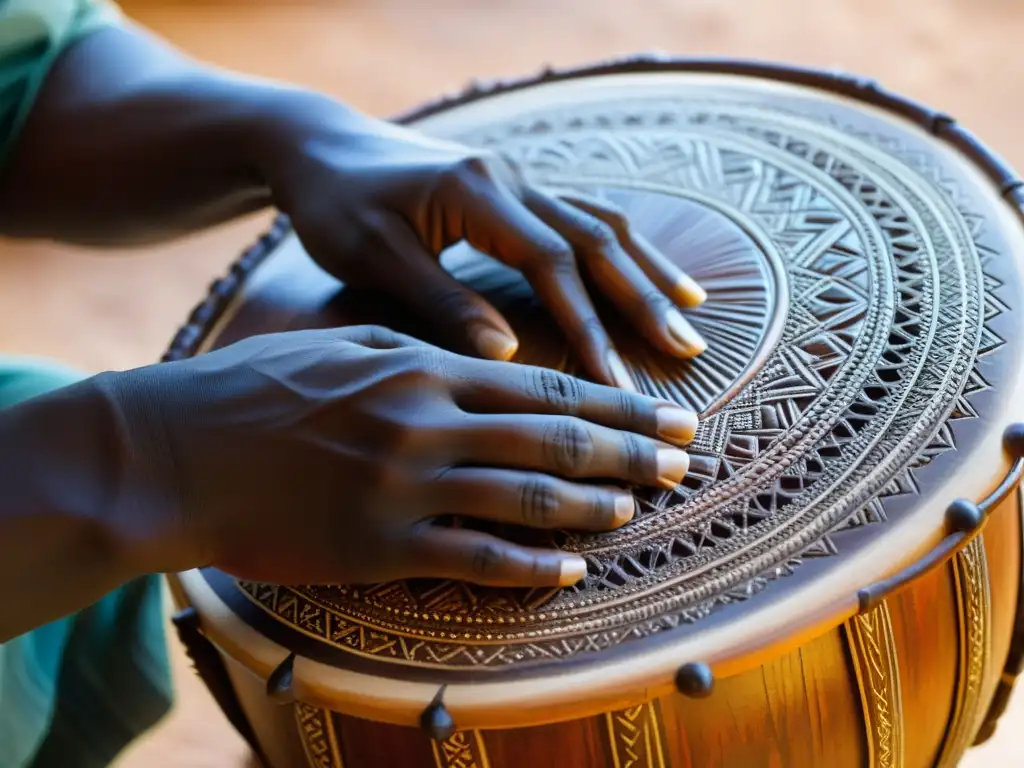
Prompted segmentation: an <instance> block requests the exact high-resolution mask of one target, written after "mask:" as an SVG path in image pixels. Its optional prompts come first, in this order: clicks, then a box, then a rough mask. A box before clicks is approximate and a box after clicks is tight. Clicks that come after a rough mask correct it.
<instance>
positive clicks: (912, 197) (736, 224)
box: [239, 88, 1005, 674]
mask: <svg viewBox="0 0 1024 768" xmlns="http://www.w3.org/2000/svg"><path fill="white" fill-rule="evenodd" d="M469 109H486V100H484V101H483V102H482V103H478V104H477V105H476V106H473V107H469ZM805 112H806V114H805V113H803V112H801V109H800V107H799V105H789V106H787V107H786V108H785V109H783V108H781V107H780V108H773V107H772V106H771V105H770V104H766V103H764V102H763V101H744V100H742V99H735V100H730V99H728V98H726V97H724V96H721V95H719V94H713V95H709V94H708V93H707V92H706V90H701V89H699V88H693V89H691V92H688V93H687V94H686V98H682V97H680V98H678V99H665V98H664V94H660V95H658V96H657V97H656V98H655V97H652V98H650V99H644V98H636V99H634V100H632V101H626V102H617V103H616V104H615V105H614V106H609V104H608V102H607V100H602V99H600V97H599V96H595V97H594V99H593V101H591V102H585V103H582V104H575V105H573V106H572V107H571V108H569V107H560V106H557V105H553V106H551V107H550V108H548V109H541V110H535V111H532V112H531V113H530V114H523V115H520V116H519V117H518V118H517V119H514V120H509V119H502V120H500V121H499V120H496V121H494V122H492V123H489V124H484V123H481V122H480V121H476V122H475V123H474V127H473V128H472V129H471V130H467V131H466V132H464V133H461V134H459V135H455V136H451V137H450V138H457V139H459V140H461V141H464V142H467V143H470V144H473V145H477V146H481V147H489V148H492V149H495V150H498V151H501V152H503V153H506V154H507V155H509V156H510V157H511V158H513V159H514V160H515V161H516V162H517V163H519V164H520V165H521V166H522V167H523V168H524V169H525V170H526V171H527V172H528V173H529V174H530V175H531V176H532V177H533V179H534V180H535V181H537V182H538V183H541V184H544V185H546V186H549V187H551V188H553V189H566V188H571V189H577V190H582V191H585V192H587V193H588V194H592V195H593V194H596V195H601V196H604V197H606V198H607V199H609V200H611V201H613V202H615V203H616V204H618V205H620V206H621V207H623V208H625V209H626V210H627V212H628V213H629V214H630V219H631V221H632V222H633V224H634V225H635V226H636V228H637V229H638V230H639V231H641V232H642V233H643V234H644V235H645V236H646V237H648V238H649V239H650V240H652V242H654V243H655V244H656V245H658V246H659V247H661V248H662V249H664V250H666V251H667V252H672V253H675V254H677V256H676V258H677V259H678V260H679V261H680V262H681V263H684V264H685V265H686V268H687V269H689V270H690V272H691V273H692V274H693V275H694V276H695V277H697V278H698V279H699V280H701V281H702V283H703V284H704V285H705V287H706V288H707V289H708V291H709V296H710V298H709V301H708V303H707V304H706V305H705V307H703V308H701V309H699V310H696V311H694V312H693V313H692V314H691V317H692V319H693V321H694V323H695V324H696V325H698V326H699V327H700V330H701V331H702V333H704V335H705V336H706V337H707V338H708V339H709V342H710V348H709V352H708V354H707V355H706V356H704V357H703V359H699V360H698V361H695V362H692V363H680V362H678V361H669V360H664V359H661V358H657V357H655V356H652V355H651V354H650V353H649V352H642V351H638V350H637V349H636V347H635V346H632V347H631V346H629V344H630V343H629V342H627V341H626V339H625V337H620V338H621V339H622V340H621V341H620V345H621V346H623V348H624V349H625V351H626V352H627V358H628V360H629V362H630V364H631V369H632V372H633V375H634V378H635V380H636V382H637V383H638V385H639V386H640V387H641V388H643V389H644V390H646V391H648V392H650V393H652V394H657V395H659V396H662V397H671V398H673V399H675V400H677V401H679V402H683V403H687V404H689V405H691V406H693V407H695V408H698V409H699V410H701V411H702V412H703V413H704V414H705V418H704V420H703V422H702V425H701V428H700V430H699V433H698V436H697V439H696V441H695V443H694V445H693V447H692V450H691V454H692V457H693V461H692V472H691V477H690V478H689V479H688V480H687V482H686V484H685V485H683V486H681V487H680V488H678V489H677V490H676V491H673V492H668V493H657V494H653V495H649V496H646V497H644V498H642V499H641V502H642V504H641V506H642V511H641V513H640V514H639V515H638V516H637V517H636V519H635V520H634V521H633V522H631V523H630V524H629V525H627V526H626V527H625V528H623V529H621V530H619V531H616V532H614V533H611V534H606V535H577V534H569V533H559V534H556V535H554V541H553V543H555V544H557V545H558V546H560V547H562V548H564V549H567V550H570V551H573V552H578V553H581V554H582V555H583V556H584V557H585V558H586V559H587V561H588V564H589V567H590V571H589V574H588V576H587V578H586V580H585V582H584V583H583V584H581V585H579V586H578V587H575V588H571V589H563V590H556V591H524V590H498V589H479V588H473V587H469V586H467V585H464V584H459V583H452V582H427V581H423V582H400V583H388V584H381V585H374V586H370V587H359V588H355V587H313V586H311V587H299V588H283V587H271V586H265V585H257V584H249V583H240V584H239V588H240V590H241V591H242V592H243V593H244V594H245V595H246V596H247V597H248V599H249V600H251V601H252V602H253V604H255V605H257V606H259V607H260V608H261V609H262V610H264V611H266V612H269V613H272V614H273V615H274V616H275V618H276V619H277V620H278V621H281V622H283V623H285V624H288V625H290V626H292V627H294V628H296V629H298V630H300V631H301V632H303V633H304V634H305V635H307V636H311V637H313V638H315V639H316V640H317V641H319V642H321V643H323V644H324V645H326V646H330V647H332V648H334V649H337V650H340V651H343V652H345V653H348V654H351V655H352V656H353V657H360V658H363V659H372V660H376V661H379V662H382V663H387V664H396V665H406V666H417V667H427V668H431V669H433V670H435V671H436V672H437V673H438V674H440V673H442V672H443V671H445V670H460V669H461V670H467V669H471V670H476V671H479V672H493V673H497V672H501V671H503V670H509V669H519V668H524V667H530V666H531V665H539V664H544V663H546V662H549V661H552V660H566V659H574V660H578V659H585V658H588V657H595V658H596V657H598V656H599V655H600V653H601V652H603V651H606V650H609V649H613V648H617V647H619V646H622V645H623V644H625V643H628V642H632V641H636V640H638V639H642V638H645V637H649V636H651V635H654V634H656V633H661V632H666V631H687V627H692V625H694V624H697V623H698V622H700V621H702V620H705V619H707V618H708V617H709V616H710V615H712V614H713V613H714V612H715V611H716V610H718V609H721V608H723V607H725V606H728V605H729V604H731V603H736V602H741V601H745V600H749V599H750V598H751V597H753V596H755V595H758V594H759V593H760V592H762V591H763V590H765V589H766V587H767V586H768V585H769V584H770V583H771V582H773V581H775V580H777V579H779V578H780V577H784V576H787V575H789V574H791V573H793V572H794V571H796V570H798V569H799V568H800V567H801V565H802V564H804V563H806V561H807V560H808V559H809V558H815V557H821V558H828V557H833V556H835V555H836V553H837V552H838V546H837V544H836V539H837V537H836V535H835V534H836V532H837V531H842V530H848V529H850V528H855V527H856V528H858V529H859V530H862V531H864V532H865V535H866V536H871V535H877V533H875V532H876V531H884V530H885V525H884V523H885V521H886V518H887V499H890V498H892V497H895V496H900V495H903V494H912V493H914V492H915V491H916V486H915V482H916V481H915V478H914V470H915V469H916V468H918V467H921V466H923V465H925V464H927V463H928V462H929V461H931V459H932V458H933V457H934V456H935V455H937V454H939V453H941V452H943V451H946V450H949V449H951V448H953V447H954V436H953V431H952V429H951V424H952V423H953V422H955V421H956V420H959V419H971V418H975V417H976V415H977V414H976V413H975V411H974V408H973V406H972V405H971V398H972V395H973V394H975V393H977V392H979V391H981V390H983V389H985V388H987V386H988V384H987V382H986V380H985V378H984V377H983V376H982V374H981V372H980V369H979V366H978V361H979V359H980V358H982V357H983V356H985V355H988V354H990V353H991V352H993V351H994V350H996V349H997V348H998V347H999V346H1000V345H1001V343H1002V342H1001V340H1000V339H999V338H998V337H997V336H996V335H995V334H994V333H993V332H992V331H991V330H990V329H989V328H988V327H986V322H987V321H988V320H990V319H991V318H993V317H995V316H997V315H998V314H1000V313H1001V312H1002V311H1004V310H1005V307H1004V306H1003V305H1002V304H1001V303H1000V301H999V298H998V296H997V293H998V287H999V286H998V284H997V283H996V281H994V279H992V278H991V277H990V276H989V275H987V274H986V264H988V263H989V260H990V259H991V258H992V256H993V254H992V252H991V250H990V249H989V248H988V247H987V246H986V245H985V243H984V238H983V232H984V229H985V226H986V222H985V220H984V218H983V217H982V216H980V215H977V214H976V213H974V212H972V211H970V210H968V209H967V206H968V204H967V203H965V202H964V201H963V200H962V199H960V196H959V194H958V191H957V182H955V181H950V180H949V179H947V178H946V177H945V176H944V171H943V169H942V168H940V167H939V166H938V165H937V164H936V163H937V161H934V160H933V159H931V158H930V156H929V155H928V154H927V153H922V152H918V151H916V150H915V151H912V150H911V149H909V148H907V147H905V146H904V145H903V144H901V143H900V141H899V140H898V138H894V137H893V136H891V135H889V136H884V137H882V136H875V135H873V134H871V133H870V132H863V131H862V132H860V133H858V132H857V131H856V130H854V129H853V128H849V127H846V126H842V125H840V126H838V127H839V128H844V130H837V125H836V124H835V123H836V119H835V118H834V117H832V118H826V117H822V116H821V115H820V114H819V113H814V111H813V110H811V109H807V110H805ZM481 126H482V127H481ZM447 258H448V265H449V267H450V268H451V269H452V270H453V272H455V273H456V274H457V275H459V276H460V277H461V278H463V279H466V280H468V281H469V282H471V283H473V285H474V286H476V287H480V286H482V285H489V286H491V287H492V288H494V287H495V286H497V288H495V290H496V294H495V295H498V296H501V297H503V301H505V304H504V305H503V306H502V309H503V311H505V312H506V314H507V315H508V316H509V317H510V318H511V319H512V322H513V325H514V326H515V327H516V329H517V331H519V332H520V335H521V337H522V338H523V350H524V352H523V354H524V360H525V361H527V362H536V363H541V364H545V365H552V366H554V367H563V368H567V369H569V370H572V369H573V363H572V361H571V360H570V359H569V358H568V356H567V355H566V354H565V352H564V348H562V347H559V346H558V345H557V344H546V345H545V344H541V343H539V342H538V343H537V344H536V345H534V344H533V343H532V342H531V341H530V339H531V338H538V339H539V338H540V336H543V335H545V334H550V333H554V331H553V330H552V326H550V325H549V324H548V323H547V321H545V320H544V319H543V317H542V313H540V312H539V311H538V310H537V309H536V307H535V306H534V303H533V299H532V297H531V296H530V294H529V291H528V289H527V288H526V286H525V284H524V283H522V282H521V281H520V279H519V278H518V276H517V275H515V273H512V272H509V271H508V270H504V269H503V268H501V267H499V266H498V265H496V264H494V263H493V262H490V261H489V260H487V259H485V258H484V257H482V256H480V255H479V254H475V253H473V252H471V251H468V250H463V251H454V252H452V253H450V254H448V257H447ZM620 332H621V331H620V330H616V333H620ZM534 349H536V350H543V354H540V352H538V353H537V356H536V357H530V355H531V354H532V353H531V350H534ZM552 350H554V351H552ZM559 350H561V351H559ZM481 503H486V500H482V502H481Z"/></svg>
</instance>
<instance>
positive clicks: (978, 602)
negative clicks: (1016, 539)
mask: <svg viewBox="0 0 1024 768" xmlns="http://www.w3.org/2000/svg"><path fill="white" fill-rule="evenodd" d="M952 566H953V567H952V571H953V587H954V590H955V592H956V596H957V624H958V626H959V629H960V657H959V659H958V662H957V678H956V691H955V693H954V696H955V698H954V703H953V714H952V716H951V718H950V722H949V728H948V729H947V731H946V738H945V742H944V744H943V746H942V752H941V754H940V757H939V760H938V761H936V763H935V764H936V765H937V766H938V767H939V768H945V767H946V766H953V765H957V764H958V763H959V762H960V760H961V759H962V757H963V754H964V752H966V751H967V748H968V747H969V746H970V745H971V742H972V741H973V739H974V736H975V734H976V733H977V730H978V728H979V727H980V725H981V719H982V718H983V717H984V714H985V712H984V710H983V709H982V705H981V693H982V690H981V688H982V685H984V683H985V675H986V672H987V669H988V665H989V663H990V660H991V655H992V647H991V646H992V600H991V594H990V589H989V573H988V557H987V555H986V554H985V542H984V540H983V538H982V537H981V536H980V535H979V536H977V537H975V538H974V539H972V540H971V542H970V543H969V544H968V545H967V546H966V547H964V548H963V549H962V550H960V551H959V552H957V553H956V555H955V556H954V558H953V561H952Z"/></svg>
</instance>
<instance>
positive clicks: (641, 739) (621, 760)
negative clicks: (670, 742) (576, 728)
mask: <svg viewBox="0 0 1024 768" xmlns="http://www.w3.org/2000/svg"><path fill="white" fill-rule="evenodd" d="M605 726H606V728H607V731H608V747H609V749H610V750H611V754H612V765H614V766H615V768H665V765H666V763H665V755H664V752H663V750H662V746H661V738H662V737H661V726H660V724H659V718H658V705H657V702H654V701H652V702H648V703H646V704H640V705H639V706H635V707H629V708H628V709H620V710H618V711H617V712H608V713H606V714H605Z"/></svg>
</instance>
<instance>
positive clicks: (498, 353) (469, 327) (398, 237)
mask: <svg viewBox="0 0 1024 768" xmlns="http://www.w3.org/2000/svg"><path fill="white" fill-rule="evenodd" d="M385 237H386V241H387V245H388V247H389V249H390V250H391V252H392V254H394V256H395V257H396V258H395V259H390V260H381V261H380V262H379V263H380V264H381V265H383V264H384V263H389V264H390V265H391V267H392V269H393V273H392V274H390V275H382V276H380V282H381V283H382V284H383V285H384V286H385V287H386V290H387V292H388V293H390V294H391V295H392V296H395V297H396V298H398V299H399V300H401V301H402V302H403V304H404V305H405V306H407V307H408V308H409V309H410V310H412V311H413V312H414V313H415V314H417V315H418V316H419V317H420V318H422V319H423V320H424V321H425V322H427V323H429V324H430V325H431V326H432V327H433V328H435V329H436V331H437V333H438V334H439V335H440V336H441V337H442V338H443V339H444V340H445V342H446V343H448V344H450V345H451V346H452V347H453V348H454V349H455V350H456V351H459V352H465V353H469V354H475V355H478V356H480V357H483V358H487V359H490V360H508V359H510V358H511V357H512V355H514V354H515V353H516V350H517V349H518V347H519V341H518V339H517V338H516V335H515V332H513V330H512V328H511V327H510V326H509V324H508V323H507V322H506V321H505V318H504V317H502V316H501V313H500V312H499V311H498V310H497V309H495V307H494V306H493V305H492V304H491V303H490V302H489V301H487V300H486V299H485V298H484V297H483V296H481V295H480V294H478V293H477V292H476V291H473V290H470V289H469V288H467V287H466V286H465V285H463V284H462V283H460V282H459V281H458V280H456V279H455V278H454V277H452V276H451V275H450V274H449V273H448V272H447V271H446V270H445V269H444V267H442V266H441V264H440V263H439V262H438V260H437V259H436V258H435V257H434V256H433V255H432V254H431V253H430V252H429V251H428V250H427V249H426V248H425V247H424V246H423V244H422V243H421V242H420V240H419V238H418V237H417V236H416V233H415V232H414V231H413V230H412V229H411V228H410V227H409V226H408V224H406V223H405V222H403V221H393V222H389V225H388V227H387V231H386V233H385Z"/></svg>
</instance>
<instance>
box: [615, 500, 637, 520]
mask: <svg viewBox="0 0 1024 768" xmlns="http://www.w3.org/2000/svg"><path fill="white" fill-rule="evenodd" d="M635 511H636V502H634V501H633V494H631V493H626V494H620V495H618V496H616V497H615V527H616V528H618V527H619V526H621V525H625V524H626V523H628V522H629V521H630V520H632V519H633V513H634V512H635Z"/></svg>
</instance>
